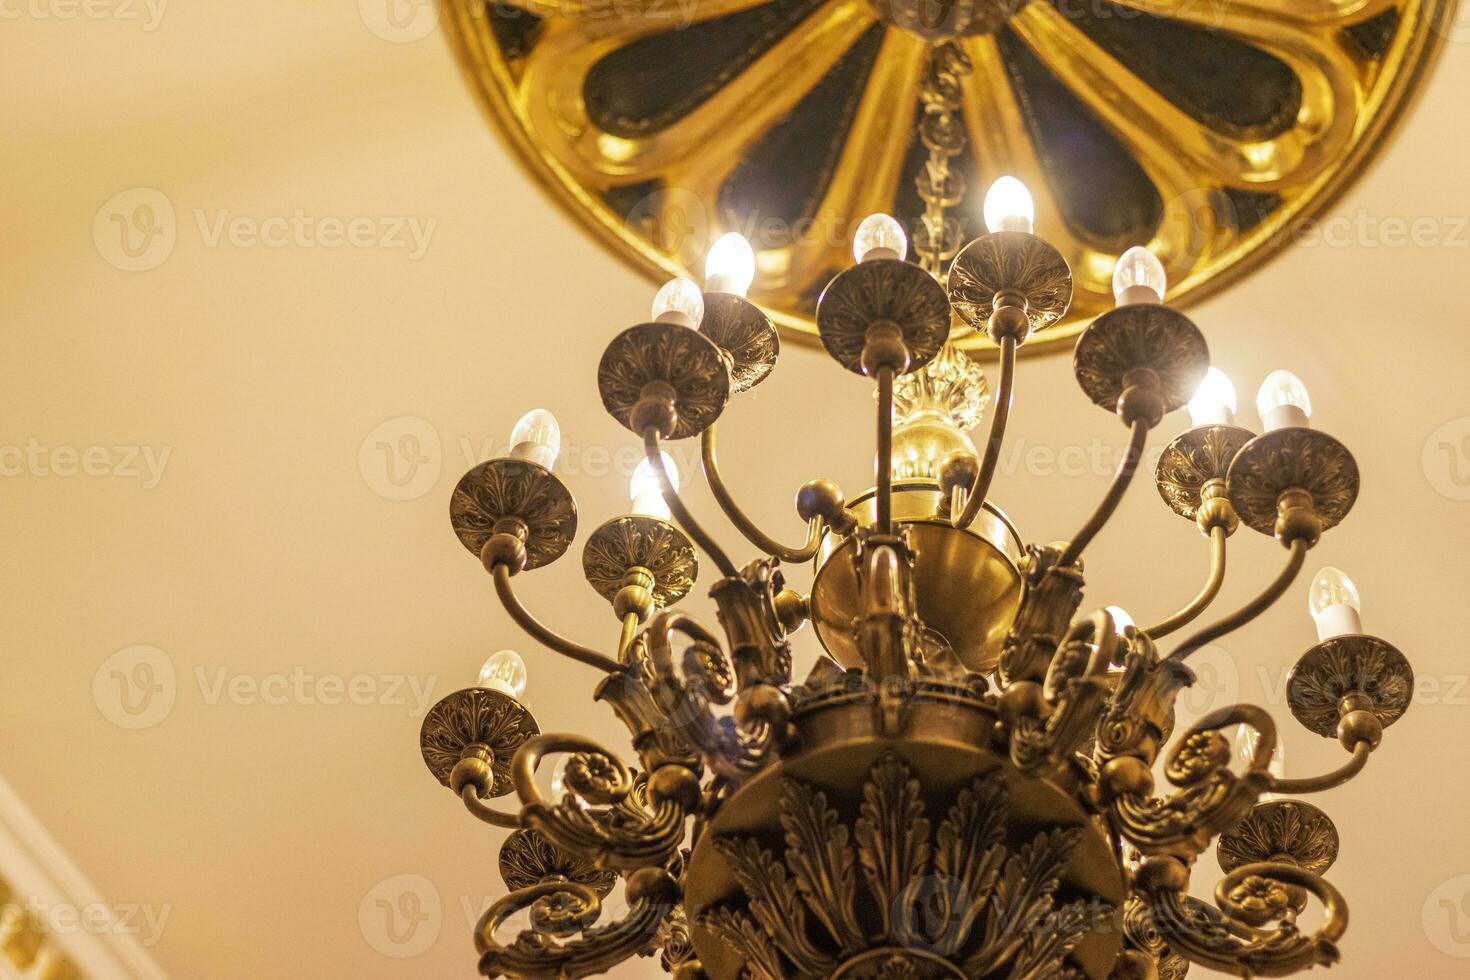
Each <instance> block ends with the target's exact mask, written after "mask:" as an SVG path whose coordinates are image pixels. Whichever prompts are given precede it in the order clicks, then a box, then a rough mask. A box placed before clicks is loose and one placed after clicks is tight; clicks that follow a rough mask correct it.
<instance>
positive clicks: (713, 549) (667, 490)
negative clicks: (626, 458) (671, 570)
mask: <svg viewBox="0 0 1470 980" xmlns="http://www.w3.org/2000/svg"><path fill="white" fill-rule="evenodd" d="M643 451H644V452H645V453H646V454H647V455H648V461H649V464H650V465H651V466H652V467H653V472H654V473H656V474H657V475H658V482H659V486H660V487H661V488H662V489H663V495H664V503H666V504H668V505H669V511H670V512H671V513H672V514H673V515H674V519H675V520H676V521H678V522H679V526H680V527H682V528H683V529H684V533H686V534H688V535H689V537H691V538H693V539H694V543H695V544H697V545H699V547H700V550H702V551H703V552H704V553H705V554H707V555H709V556H710V558H711V559H712V560H713V561H714V563H715V565H716V566H717V567H718V568H719V569H720V574H721V575H722V576H724V577H725V578H734V577H735V576H736V575H737V574H739V573H738V572H737V571H736V569H735V565H734V563H732V562H731V561H730V557H729V556H728V555H726V554H725V552H724V551H723V550H722V549H721V548H720V546H719V545H717V544H715V542H714V539H713V538H711V537H710V536H709V535H708V534H707V533H706V532H705V530H704V528H702V527H700V526H699V522H698V521H696V520H695V519H694V515H693V514H690V513H689V508H688V507H685V506H684V501H683V500H681V499H680V498H679V491H677V490H675V489H674V483H673V480H671V479H670V478H669V471H668V468H667V467H666V466H665V465H664V457H663V453H662V452H661V451H660V450H659V437H658V428H657V427H655V426H649V427H648V428H647V429H644V430H643Z"/></svg>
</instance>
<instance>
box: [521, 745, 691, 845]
mask: <svg viewBox="0 0 1470 980" xmlns="http://www.w3.org/2000/svg"><path fill="white" fill-rule="evenodd" d="M560 752H570V753H572V754H573V755H572V765H570V766H568V767H567V774H566V779H567V786H568V789H569V790H570V791H571V794H572V795H573V796H575V797H577V799H578V800H580V801H581V803H579V802H577V801H576V800H564V801H562V802H560V803H552V802H551V801H549V800H547V799H546V797H544V796H543V795H541V790H540V788H539V787H538V786H537V785H536V778H535V773H536V769H537V767H538V766H539V765H540V763H541V759H542V758H543V757H545V756H547V755H551V754H554V753H560ZM672 768H674V769H677V768H680V767H672ZM660 772H662V770H660ZM511 778H512V779H513V780H514V781H515V787H516V795H517V796H519V797H520V799H521V803H522V804H523V805H524V806H523V809H522V810H521V826H523V827H529V828H531V829H532V830H536V831H539V832H540V834H541V835H542V836H543V837H545V838H546V839H547V840H548V841H550V842H551V843H552V844H553V845H554V846H556V847H559V848H561V849H563V850H565V851H570V852H571V853H573V854H576V855H579V856H581V857H585V858H587V859H588V860H591V861H593V862H595V863H596V864H597V866H598V867H599V868H614V869H618V870H624V871H627V870H633V869H637V868H647V867H662V866H664V865H666V864H668V862H669V861H670V860H671V859H672V858H673V857H674V855H675V854H677V853H678V850H679V845H680V844H681V843H683V840H684V822H685V817H687V816H688V815H689V813H690V811H692V810H693V809H694V808H695V807H696V806H697V805H698V793H697V791H698V783H697V781H696V782H695V784H694V785H695V793H694V794H683V795H681V794H680V793H678V792H676V793H673V794H671V795H667V796H665V795H662V794H658V797H657V799H655V800H653V802H652V803H651V805H650V806H648V807H646V808H645V807H644V806H642V805H641V804H640V803H639V801H637V800H630V795H631V794H633V793H634V791H635V790H636V789H637V787H638V784H639V780H638V777H637V776H636V775H635V774H634V772H633V771H632V770H631V769H629V768H628V767H627V766H626V765H624V764H623V762H622V760H621V759H619V758H618V757H617V756H615V755H613V754H612V753H611V752H609V751H607V750H606V749H604V748H603V747H602V746H601V745H599V744H597V743H596V742H594V741H592V740H591V739H588V738H583V737H582V736H580V735H571V734H564V733H563V734H548V735H536V736H534V737H532V738H529V739H527V740H526V742H525V743H524V744H522V746H521V747H520V749H518V750H517V751H516V754H515V758H514V759H513V760H512V762H511ZM653 778H654V779H655V780H657V779H658V778H659V776H658V773H655V774H654V777H653ZM670 782H673V781H672V780H671V781H670ZM686 782H687V780H686ZM582 803H586V804H592V805H594V806H596V805H608V806H610V807H611V809H592V808H589V807H586V806H583V805H582Z"/></svg>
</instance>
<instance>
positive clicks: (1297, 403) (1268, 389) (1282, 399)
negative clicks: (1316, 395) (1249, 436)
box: [1256, 371, 1312, 432]
mask: <svg viewBox="0 0 1470 980" xmlns="http://www.w3.org/2000/svg"><path fill="white" fill-rule="evenodd" d="M1256 412H1257V413H1259V414H1260V416H1261V424H1262V425H1264V426H1265V427H1266V431H1267V432H1270V431H1272V430H1274V429H1286V428H1293V427H1295V428H1305V427H1306V426H1308V425H1310V424H1311V423H1310V422H1309V421H1308V420H1309V419H1310V418H1311V417H1312V399H1311V398H1310V397H1309V396H1308V395H1307V386H1306V385H1304V384H1302V382H1301V379H1300V378H1298V377H1297V376H1296V375H1294V374H1292V373H1291V372H1290V371H1272V372H1271V373H1270V374H1268V375H1266V380H1265V381H1263V382H1261V390H1260V392H1259V393H1257V395H1256Z"/></svg>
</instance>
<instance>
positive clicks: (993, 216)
mask: <svg viewBox="0 0 1470 980" xmlns="http://www.w3.org/2000/svg"><path fill="white" fill-rule="evenodd" d="M1035 225H1036V202H1035V201H1033V200H1031V192H1030V191H1028V190H1027V189H1026V185H1025V184H1023V183H1021V182H1020V181H1019V180H1017V179H1016V178H1014V177H1009V176H1007V177H1002V178H1000V179H999V180H997V181H996V182H995V183H993V184H991V185H990V190H988V191H986V192H985V227H986V228H989V229H990V230H991V231H992V232H997V231H1024V232H1027V233H1030V231H1031V229H1032V228H1033V227H1035Z"/></svg>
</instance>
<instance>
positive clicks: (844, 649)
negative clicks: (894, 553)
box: [811, 480, 1025, 673]
mask: <svg viewBox="0 0 1470 980" xmlns="http://www.w3.org/2000/svg"><path fill="white" fill-rule="evenodd" d="M939 499H940V495H939V486H938V485H937V484H935V483H932V482H929V481H925V480H914V481H908V482H903V483H898V484H895V486H894V488H893V519H894V521H895V523H897V524H899V525H901V526H903V527H905V528H907V529H908V535H909V542H910V545H911V546H912V547H913V549H914V551H915V554H916V558H915V561H914V576H915V585H916V588H917V591H918V605H919V617H920V618H921V619H922V620H923V621H924V625H925V626H927V627H928V628H929V629H930V630H931V631H932V632H933V633H935V634H938V636H940V637H942V638H943V639H944V640H945V641H946V642H947V643H948V644H949V646H950V647H951V649H953V650H954V652H955V655H956V656H957V657H959V659H960V661H961V662H962V663H963V664H964V665H965V666H966V667H968V668H969V669H971V670H975V671H980V672H982V673H989V672H991V671H992V670H994V669H995V665H996V663H997V661H999V660H1000V652H1001V644H1002V643H1004V642H1005V637H1006V633H1007V632H1008V631H1009V630H1010V628H1011V623H1012V622H1014V621H1015V618H1016V610H1017V609H1018V608H1019V606H1020V603H1021V572H1020V567H1019V566H1020V562H1021V558H1022V555H1023V554H1024V553H1025V549H1024V548H1023V546H1022V544H1021V538H1020V535H1018V534H1017V533H1016V529H1015V528H1014V527H1013V526H1012V525H1011V522H1010V520H1009V519H1007V518H1006V516H1005V515H1004V514H1002V513H1001V512H1000V511H999V510H997V509H996V508H994V507H992V506H991V505H990V504H989V503H987V504H986V505H985V507H984V509H983V510H981V512H980V515H979V517H977V518H976V519H975V523H974V524H971V525H970V526H969V527H968V528H963V529H961V528H957V527H953V526H952V525H951V524H950V523H949V522H948V520H946V519H943V518H940V517H937V516H936V512H937V510H938V507H939ZM849 509H850V510H851V511H852V514H853V516H854V517H855V518H857V520H858V522H859V523H860V524H862V525H863V526H864V527H871V526H872V525H873V523H874V522H875V521H876V520H877V509H878V505H877V499H876V493H875V491H869V492H867V493H865V494H863V495H862V496H861V497H858V498H856V499H855V500H854V501H853V502H852V503H851V505H850V507H849ZM852 553H853V542H852V540H851V538H837V537H835V536H828V538H827V540H826V541H824V542H823V543H822V550H821V551H819V552H818V553H817V558H816V565H817V575H816V580H815V581H814V582H813V583H812V596H811V620H812V624H813V626H814V628H815V629H816V633H817V638H818V639H819V640H821V643H822V646H824V647H825V648H826V649H827V653H828V654H830V655H831V657H832V659H833V660H836V661H837V662H838V663H839V664H841V665H842V666H843V667H848V668H851V667H861V666H862V665H863V661H862V657H861V656H860V655H859V653H858V649H857V645H856V643H855V642H854V632H853V629H852V623H853V620H854V619H855V618H856V617H857V616H859V615H860V614H861V612H862V603H861V597H860V595H859V593H858V581H857V572H856V570H855V569H854V567H853V561H852Z"/></svg>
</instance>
